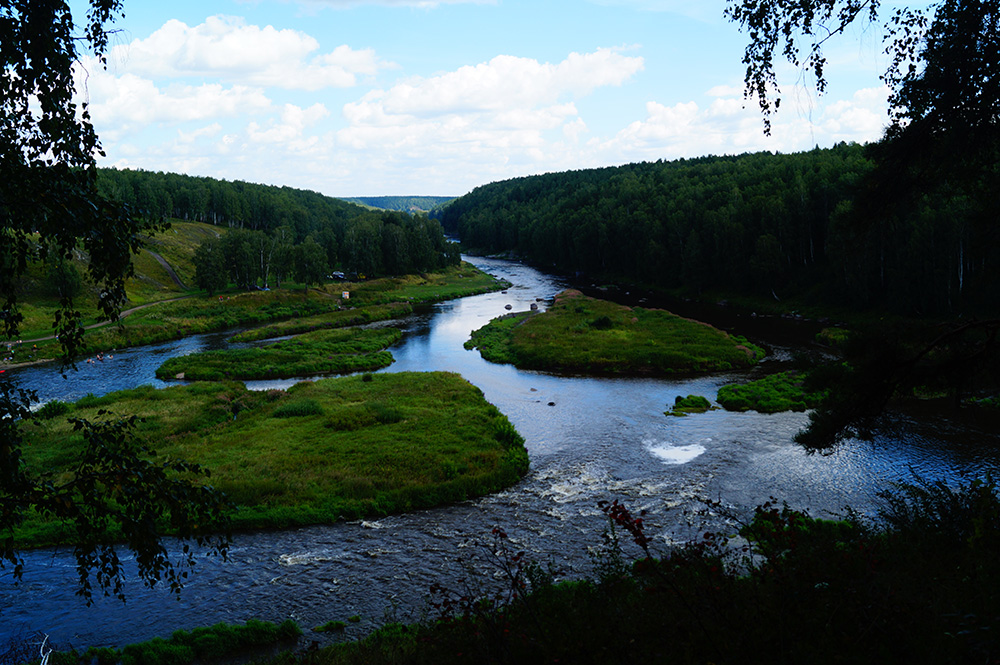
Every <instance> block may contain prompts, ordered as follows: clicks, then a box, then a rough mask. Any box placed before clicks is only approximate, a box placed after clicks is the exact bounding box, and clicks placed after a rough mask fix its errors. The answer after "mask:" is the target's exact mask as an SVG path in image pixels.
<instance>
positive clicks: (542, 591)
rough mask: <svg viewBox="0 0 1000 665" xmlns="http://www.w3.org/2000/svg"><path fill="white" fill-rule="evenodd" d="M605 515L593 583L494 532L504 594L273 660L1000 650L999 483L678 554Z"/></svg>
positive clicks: (632, 659)
mask: <svg viewBox="0 0 1000 665" xmlns="http://www.w3.org/2000/svg"><path fill="white" fill-rule="evenodd" d="M715 507H716V508H717V509H721V505H716V506H715ZM603 510H604V512H605V514H606V516H607V524H608V526H607V531H606V532H605V538H604V540H603V544H595V545H594V548H593V549H594V554H593V555H592V556H594V557H595V559H596V560H597V561H598V566H597V572H596V574H595V575H593V576H592V577H588V578H585V579H581V580H573V581H565V582H558V583H557V582H556V581H555V579H554V578H553V576H552V575H551V574H546V573H545V572H543V571H542V569H540V568H537V567H534V568H533V567H532V563H531V562H529V561H527V560H525V559H524V558H523V557H522V555H521V553H518V552H516V548H515V546H514V545H513V543H511V542H510V541H509V539H508V538H507V536H506V534H505V533H504V532H503V531H500V532H499V533H498V532H497V531H496V530H495V531H494V534H495V540H494V544H493V552H494V557H495V560H496V561H497V567H498V569H499V570H501V571H503V573H504V575H503V580H504V584H503V586H502V587H501V588H499V590H497V591H494V592H491V593H490V594H488V595H483V596H474V595H473V596H470V595H468V594H467V593H466V592H465V591H464V590H460V589H450V588H441V589H438V590H437V592H436V593H435V594H434V596H433V597H434V598H435V599H437V602H436V604H435V605H434V606H433V607H434V608H435V609H434V611H433V612H432V613H431V616H430V617H429V618H428V619H427V620H425V621H423V622H421V623H417V624H411V625H401V624H389V625H386V626H385V627H383V628H382V629H381V630H379V631H377V632H376V633H374V634H372V635H370V636H368V637H367V638H364V639H360V640H357V641H355V642H351V643H348V644H343V645H335V646H332V647H329V648H326V649H323V650H321V651H319V652H318V653H311V654H308V655H307V656H302V657H296V656H293V655H291V654H285V655H283V656H281V657H279V658H276V659H273V660H270V661H267V662H269V663H271V665H279V664H280V665H293V664H298V663H303V664H304V663H309V664H311V665H320V664H322V665H334V664H336V665H354V664H357V663H366V664H368V665H379V664H383V663H384V664H389V663H393V664H394V665H402V664H406V663H436V664H442V665H444V664H448V663H455V664H456V665H457V664H459V663H469V662H476V663H511V664H517V665H522V664H525V663H538V664H539V665H541V664H542V663H553V662H567V663H610V662H622V663H650V664H652V663H663V662H671V663H690V664H692V665H694V664H699V665H700V664H702V663H708V662H712V663H748V664H756V663H760V664H761V665H764V664H766V665H770V664H772V663H805V662H808V663H817V664H827V663H829V664H830V665H833V664H839V663H876V662H877V663H927V664H934V665H949V664H955V665H958V664H964V663H970V662H990V661H991V660H993V659H994V658H995V657H996V654H997V652H998V644H997V640H996V639H995V638H994V631H995V630H996V625H997V621H996V617H997V616H998V615H1000V597H998V596H997V594H995V593H992V592H991V591H990V590H992V589H995V588H996V585H997V583H998V582H1000V565H998V563H997V560H996V557H995V556H993V552H994V551H995V547H996V546H997V544H998V541H1000V520H998V515H1000V499H998V494H997V487H996V485H995V484H993V483H992V482H990V481H989V480H986V481H985V482H983V481H976V482H973V483H967V484H965V485H964V486H963V487H961V488H957V489H949V488H948V487H947V486H946V485H944V484H930V483H926V484H922V485H910V486H908V487H903V488H897V489H896V490H895V491H894V492H892V493H891V494H890V495H887V497H886V504H885V509H884V512H883V513H882V521H881V522H880V523H878V524H875V523H871V522H865V521H862V520H859V519H857V518H852V519H848V520H841V521H827V520H816V519H813V518H811V517H810V516H809V515H808V514H806V513H803V512H799V511H795V510H791V509H789V508H788V506H787V505H785V506H784V507H778V506H777V505H775V504H774V503H768V504H764V505H762V506H759V507H758V508H757V510H756V512H755V513H754V516H753V518H752V519H751V520H749V521H747V522H744V523H741V524H739V525H738V527H737V530H738V531H739V535H740V536H742V538H743V539H745V540H735V539H733V534H732V532H728V533H727V532H718V533H716V532H708V533H705V534H703V535H702V536H701V537H700V538H699V539H698V540H696V541H692V542H689V543H687V544H685V545H683V546H681V547H679V548H677V549H675V550H674V551H672V552H670V553H669V554H666V553H663V552H658V551H657V546H656V544H655V542H654V539H653V538H651V537H650V536H649V535H648V534H647V533H646V531H645V526H644V521H643V518H642V517H641V516H640V515H638V514H633V513H632V512H631V511H629V509H628V508H627V507H625V506H623V505H621V504H619V503H617V502H614V503H605V504H604V505H603ZM946 516H947V519H946V520H944V521H943V518H945V517H946ZM609 533H610V534H611V535H610V536H609V535H608V534H609ZM594 535H595V543H597V542H599V537H598V536H597V534H594ZM914 552H919V553H920V555H919V556H914Z"/></svg>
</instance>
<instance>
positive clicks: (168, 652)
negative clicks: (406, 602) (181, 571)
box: [48, 619, 302, 665]
mask: <svg viewBox="0 0 1000 665" xmlns="http://www.w3.org/2000/svg"><path fill="white" fill-rule="evenodd" d="M301 635H302V630H301V629H300V628H299V626H298V625H297V624H296V623H295V622H294V621H293V620H291V619H287V620H286V621H284V622H282V623H281V624H277V625H275V624H273V623H270V622H268V621H258V620H256V619H251V620H249V621H247V622H246V623H245V624H242V625H231V624H225V623H218V624H215V625H214V626H207V627H202V628H195V629H194V630H191V631H187V630H178V631H175V632H174V634H173V635H171V636H170V639H167V640H165V639H162V638H154V639H152V640H149V641H148V642H140V643H137V644H130V645H128V646H126V647H124V648H122V649H109V648H93V647H92V648H90V649H87V651H86V652H84V653H83V654H80V653H77V652H76V651H75V650H73V651H67V652H58V651H57V652H54V653H52V655H51V656H50V658H49V661H48V662H49V663H51V665H81V664H84V663H87V664H89V663H93V662H95V661H96V662H97V663H98V664H99V665H118V664H119V663H120V664H121V665H193V664H194V663H199V662H200V663H207V662H219V661H222V660H226V659H231V658H234V657H236V656H239V655H243V654H246V653H248V652H253V651H254V650H259V649H262V648H265V647H273V646H280V645H282V644H287V643H288V642H293V641H295V640H296V639H298V638H299V637H300V636H301Z"/></svg>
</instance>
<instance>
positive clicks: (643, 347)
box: [466, 290, 763, 375]
mask: <svg viewBox="0 0 1000 665" xmlns="http://www.w3.org/2000/svg"><path fill="white" fill-rule="evenodd" d="M466 347H467V348H474V347H475V348H479V349H480V352H481V353H482V354H483V357H484V358H486V359H487V360H491V361H493V362H512V363H513V364H514V365H516V366H518V367H521V368H525V369H540V370H549V371H565V372H581V373H595V374H651V375H669V374H688V373H698V372H713V371H720V370H729V369H735V368H743V367H749V366H751V365H753V364H754V363H755V362H757V360H758V359H759V358H761V357H762V356H763V351H762V350H761V349H759V348H757V347H755V346H754V345H752V344H749V343H748V342H747V341H746V340H744V339H741V338H735V337H731V336H730V335H728V334H726V333H725V332H722V331H721V330H718V329H716V328H713V327H712V326H710V325H708V324H705V323H700V322H698V321H692V320H690V319H685V318H682V317H679V316H677V315H675V314H671V313H670V312H667V311H664V310H653V309H642V308H634V309H633V308H630V307H625V306H622V305H617V304H615V303H611V302H607V301H604V300H598V299H595V298H588V297H586V296H584V295H583V294H581V293H580V292H578V291H572V290H570V291H564V292H563V293H561V294H559V296H557V297H556V302H555V303H554V304H553V306H552V307H551V308H549V310H548V311H547V312H545V313H543V314H535V315H531V316H527V317H525V318H521V317H520V316H514V317H502V318H500V319H494V320H493V321H491V322H490V323H489V324H487V326H486V327H485V328H481V329H480V330H478V331H476V332H474V333H473V336H472V339H471V340H470V341H469V343H467V344H466Z"/></svg>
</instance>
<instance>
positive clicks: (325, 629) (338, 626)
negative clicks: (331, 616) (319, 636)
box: [313, 621, 347, 633]
mask: <svg viewBox="0 0 1000 665" xmlns="http://www.w3.org/2000/svg"><path fill="white" fill-rule="evenodd" d="M345 628H347V624H346V623H344V622H343V621H327V622H326V623H324V624H323V625H322V626H316V627H315V628H313V632H314V633H334V632H340V631H343V630H344V629H345Z"/></svg>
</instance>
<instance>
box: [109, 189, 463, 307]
mask: <svg viewBox="0 0 1000 665" xmlns="http://www.w3.org/2000/svg"><path fill="white" fill-rule="evenodd" d="M97 184H98V188H99V190H100V191H101V192H102V193H103V194H104V195H106V196H107V197H108V198H110V199H112V200H116V201H120V202H122V203H124V204H126V205H128V206H129V207H131V208H133V209H136V210H139V211H141V212H142V213H143V214H144V215H146V216H148V217H151V218H174V219H181V220H189V221H198V222H207V223H210V224H215V225H218V226H220V227H225V228H226V229H227V232H226V233H225V235H224V236H222V237H220V238H218V239H217V240H210V241H208V242H207V243H206V244H205V245H204V246H203V247H202V248H200V249H199V252H198V253H197V254H196V256H195V262H196V265H197V267H198V270H199V277H198V282H199V286H200V287H202V288H206V289H208V290H209V291H214V290H217V289H220V288H223V287H224V286H225V284H226V283H227V282H228V281H231V282H233V283H235V284H236V285H237V286H238V287H241V288H250V287H253V286H257V285H261V286H270V285H280V283H281V281H282V280H283V279H285V278H295V279H297V280H298V281H300V282H304V283H312V282H317V281H322V280H323V279H324V278H325V276H326V274H327V273H328V272H329V271H331V270H334V269H341V270H344V271H347V272H353V273H359V274H363V275H367V276H373V275H384V274H393V275H396V274H407V273H413V272H423V271H431V270H435V269H437V268H441V267H443V266H446V265H453V264H455V263H457V262H458V260H459V255H458V248H457V246H455V245H453V244H451V243H448V242H447V241H446V240H445V238H444V235H443V233H442V230H441V226H440V224H439V223H438V222H437V221H436V220H431V219H429V218H428V217H426V216H424V215H410V214H406V213H401V212H390V211H374V210H368V209H366V208H362V207H361V206H358V205H354V204H352V203H348V202H346V201H342V200H340V199H335V198H331V197H328V196H324V195H322V194H318V193H316V192H310V191H305V190H300V189H292V188H290V187H274V186H269V185H257V184H252V183H246V182H239V181H235V182H228V181H225V180H215V179H213V178H202V177H193V176H186V175H177V174H173V173H153V172H148V171H131V170H117V169H100V171H99V175H98V179H97ZM220 235H221V234H220Z"/></svg>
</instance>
